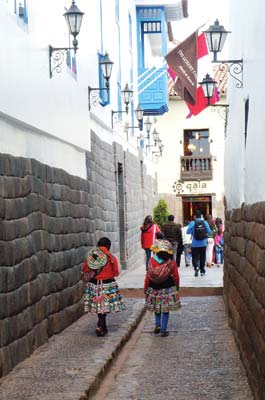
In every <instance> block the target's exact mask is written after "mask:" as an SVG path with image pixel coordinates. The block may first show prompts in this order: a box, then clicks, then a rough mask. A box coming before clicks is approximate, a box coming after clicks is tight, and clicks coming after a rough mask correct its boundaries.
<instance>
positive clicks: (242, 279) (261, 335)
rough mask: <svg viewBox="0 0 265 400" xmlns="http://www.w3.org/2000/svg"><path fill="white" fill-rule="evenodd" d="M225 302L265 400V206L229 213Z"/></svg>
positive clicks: (259, 393) (248, 367) (245, 360)
mask: <svg viewBox="0 0 265 400" xmlns="http://www.w3.org/2000/svg"><path fill="white" fill-rule="evenodd" d="M225 243H226V244H225V268H224V298H225V302H226V307H227V310H228V314H229V317H230V323H231V326H232V328H233V329H234V333H235V338H236V341H237V344H238V347H239V350H240V353H241V357H242V360H243V363H244V365H245V367H246V371H247V374H248V378H249V382H250V385H251V388H252V390H253V394H254V398H255V399H256V400H264V399H265V202H260V203H256V204H252V205H245V204H243V205H242V207H241V209H236V210H232V211H230V212H227V213H226V220H225Z"/></svg>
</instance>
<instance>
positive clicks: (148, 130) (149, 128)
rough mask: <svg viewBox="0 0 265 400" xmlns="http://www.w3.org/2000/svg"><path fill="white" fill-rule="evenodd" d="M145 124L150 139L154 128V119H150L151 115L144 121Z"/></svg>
mask: <svg viewBox="0 0 265 400" xmlns="http://www.w3.org/2000/svg"><path fill="white" fill-rule="evenodd" d="M144 126H145V130H146V133H147V139H149V137H150V132H151V128H152V121H150V119H149V117H147V119H146V121H145V122H144Z"/></svg>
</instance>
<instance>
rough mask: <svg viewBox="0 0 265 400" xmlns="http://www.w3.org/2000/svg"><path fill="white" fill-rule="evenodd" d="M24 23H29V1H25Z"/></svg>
mask: <svg viewBox="0 0 265 400" xmlns="http://www.w3.org/2000/svg"><path fill="white" fill-rule="evenodd" d="M24 22H25V24H27V23H28V9H27V0H24Z"/></svg>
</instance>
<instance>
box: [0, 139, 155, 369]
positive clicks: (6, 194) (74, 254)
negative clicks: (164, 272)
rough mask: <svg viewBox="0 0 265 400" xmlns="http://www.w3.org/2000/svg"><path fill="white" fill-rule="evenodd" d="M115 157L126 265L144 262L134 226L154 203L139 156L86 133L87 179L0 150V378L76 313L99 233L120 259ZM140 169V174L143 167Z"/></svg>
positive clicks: (138, 225)
mask: <svg viewBox="0 0 265 400" xmlns="http://www.w3.org/2000/svg"><path fill="white" fill-rule="evenodd" d="M117 162H122V163H123V165H124V176H125V188H124V190H125V193H124V195H125V199H126V203H125V219H126V225H125V226H126V235H125V237H126V249H127V253H126V268H130V267H132V266H134V265H136V264H139V263H142V264H143V254H144V252H143V250H142V249H141V247H140V225H141V224H142V221H143V218H144V215H145V212H146V209H144V208H143V205H142V198H143V197H146V198H147V201H148V205H149V207H150V208H149V209H148V212H149V213H150V212H152V207H153V205H154V202H155V200H156V198H155V196H154V195H153V193H152V194H150V193H149V189H150V187H153V186H154V183H153V181H152V179H151V178H150V177H145V178H144V179H145V180H146V181H147V182H150V183H149V185H147V189H144V188H143V187H142V185H141V181H142V178H141V173H140V167H139V165H140V161H139V159H138V158H137V157H133V156H130V155H129V154H127V153H124V152H123V151H122V148H121V147H120V146H118V145H117V144H113V145H108V144H106V143H104V142H102V141H101V140H100V139H99V138H98V137H97V136H96V135H94V134H92V147H91V153H88V154H87V171H88V180H84V179H81V178H78V177H76V176H71V175H69V174H68V173H66V172H65V171H63V170H60V169H57V168H51V167H49V166H47V165H44V164H41V163H40V162H38V161H36V160H33V159H25V158H18V157H12V156H10V155H5V154H0V254H1V257H0V376H1V375H4V374H6V373H8V372H9V371H10V370H11V369H12V368H13V367H14V366H15V365H16V364H17V363H19V362H20V361H22V360H23V359H25V358H26V357H28V356H29V355H30V354H31V353H32V352H33V351H34V349H36V348H37V347H38V346H40V345H41V344H43V343H44V342H45V341H46V340H47V339H48V337H50V336H52V335H53V334H55V333H58V332H60V331H62V330H63V329H64V328H66V327H67V326H68V325H70V324H71V323H73V322H74V321H75V320H76V319H77V318H79V317H80V316H81V315H82V313H83V307H82V303H81V302H80V300H81V297H82V282H81V281H80V269H81V265H82V262H83V259H84V256H85V252H86V250H87V249H88V247H89V246H93V245H95V244H96V243H97V240H98V239H99V237H101V236H103V235H106V236H108V237H109V238H110V239H111V241H112V249H111V250H112V252H113V253H115V254H116V255H117V256H118V257H119V229H118V226H119V219H118V218H119V214H118V200H117V190H118V188H117ZM145 173H146V171H145Z"/></svg>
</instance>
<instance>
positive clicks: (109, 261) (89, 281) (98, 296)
mask: <svg viewBox="0 0 265 400" xmlns="http://www.w3.org/2000/svg"><path fill="white" fill-rule="evenodd" d="M110 247H111V241H110V240H109V239H108V238H107V237H102V238H101V239H99V241H98V247H94V248H92V249H90V250H89V251H88V253H87V255H86V258H85V260H84V262H83V265H82V271H81V278H82V280H83V282H84V296H83V301H84V307H85V312H89V313H92V314H98V323H97V329H96V334H97V336H105V335H106V333H108V329H107V325H106V316H107V314H108V313H116V312H117V311H121V310H124V309H125V305H124V302H123V297H122V295H121V293H120V291H119V287H118V284H117V282H116V281H115V277H116V276H118V275H119V266H118V260H117V258H116V257H115V256H113V255H112V254H111V253H110Z"/></svg>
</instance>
